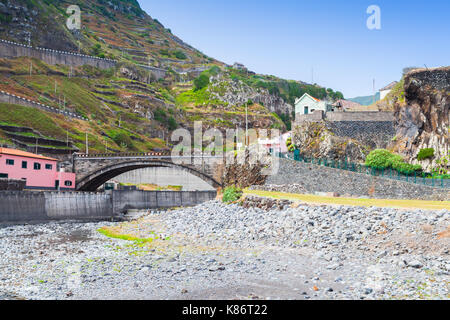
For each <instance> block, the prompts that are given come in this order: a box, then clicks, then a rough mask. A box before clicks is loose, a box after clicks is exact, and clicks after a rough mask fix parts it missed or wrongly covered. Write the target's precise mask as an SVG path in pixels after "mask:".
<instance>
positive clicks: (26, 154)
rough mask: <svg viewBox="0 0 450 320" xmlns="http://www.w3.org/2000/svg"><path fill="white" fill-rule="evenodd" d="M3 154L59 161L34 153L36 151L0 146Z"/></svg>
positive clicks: (0, 152)
mask: <svg viewBox="0 0 450 320" xmlns="http://www.w3.org/2000/svg"><path fill="white" fill-rule="evenodd" d="M1 154H7V155H10V156H18V157H26V158H33V159H42V160H49V161H58V160H57V159H53V158H48V157H44V156H41V155H39V154H34V153H30V152H25V151H21V150H16V149H8V148H0V155H1Z"/></svg>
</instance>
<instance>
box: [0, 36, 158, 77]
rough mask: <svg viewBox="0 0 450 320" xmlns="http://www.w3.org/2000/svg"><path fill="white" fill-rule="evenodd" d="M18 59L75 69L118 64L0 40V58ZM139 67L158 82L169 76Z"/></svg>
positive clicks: (106, 67) (149, 67)
mask: <svg viewBox="0 0 450 320" xmlns="http://www.w3.org/2000/svg"><path fill="white" fill-rule="evenodd" d="M16 57H31V58H36V59H39V60H42V61H44V62H45V63H47V64H51V65H57V64H61V65H66V66H73V67H80V66H84V65H89V66H92V67H96V68H99V69H110V68H115V67H116V65H117V63H118V61H117V60H111V59H104V58H99V57H94V56H88V55H85V54H79V53H74V52H67V51H58V50H53V49H46V48H39V47H37V48H35V47H32V46H27V45H23V44H20V43H15V42H11V41H6V40H0V58H7V59H11V58H16ZM138 66H139V67H141V68H144V69H146V70H149V71H151V72H152V73H153V74H154V75H155V77H156V79H158V80H159V79H163V78H165V77H166V75H167V70H165V69H160V68H156V67H152V66H146V65H138Z"/></svg>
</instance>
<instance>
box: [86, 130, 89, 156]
mask: <svg viewBox="0 0 450 320" xmlns="http://www.w3.org/2000/svg"><path fill="white" fill-rule="evenodd" d="M86 154H87V155H88V154H89V139H88V133H87V132H86Z"/></svg>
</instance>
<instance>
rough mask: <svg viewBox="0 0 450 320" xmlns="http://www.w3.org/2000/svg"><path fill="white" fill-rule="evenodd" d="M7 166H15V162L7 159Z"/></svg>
mask: <svg viewBox="0 0 450 320" xmlns="http://www.w3.org/2000/svg"><path fill="white" fill-rule="evenodd" d="M6 165H7V166H13V165H14V160H11V159H6Z"/></svg>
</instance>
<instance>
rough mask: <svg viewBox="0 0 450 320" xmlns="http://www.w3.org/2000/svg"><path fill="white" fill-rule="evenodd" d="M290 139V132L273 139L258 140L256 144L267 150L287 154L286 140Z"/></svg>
mask: <svg viewBox="0 0 450 320" xmlns="http://www.w3.org/2000/svg"><path fill="white" fill-rule="evenodd" d="M291 137H292V134H291V132H287V133H285V134H283V135H281V136H279V137H275V138H273V139H258V143H259V145H260V146H263V147H265V148H267V150H270V149H272V150H273V151H274V152H281V153H286V152H288V149H287V146H286V143H287V140H288V139H289V138H291Z"/></svg>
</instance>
